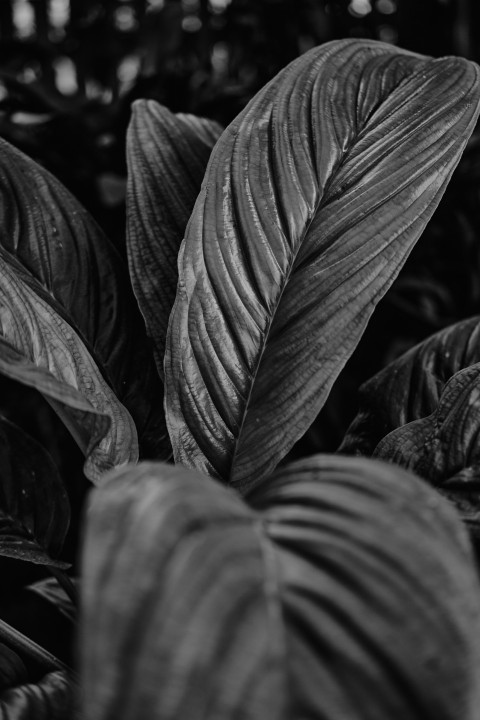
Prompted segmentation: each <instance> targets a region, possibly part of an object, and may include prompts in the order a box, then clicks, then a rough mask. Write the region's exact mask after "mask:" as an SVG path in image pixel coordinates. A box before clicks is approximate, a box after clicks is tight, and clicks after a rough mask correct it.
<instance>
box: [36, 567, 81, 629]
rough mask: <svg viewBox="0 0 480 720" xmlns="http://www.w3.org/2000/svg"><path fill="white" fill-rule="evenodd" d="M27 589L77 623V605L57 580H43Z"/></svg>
mask: <svg viewBox="0 0 480 720" xmlns="http://www.w3.org/2000/svg"><path fill="white" fill-rule="evenodd" d="M27 589H28V590H31V591H32V592H33V593H35V594H36V595H39V596H40V597H41V598H43V599H44V600H46V601H47V602H49V603H51V604H52V605H53V606H54V607H56V608H57V610H58V611H59V612H60V613H61V614H62V615H63V616H64V617H66V618H67V619H68V620H70V621H71V622H75V621H76V619H77V610H76V608H75V605H74V604H73V602H72V601H71V599H70V598H69V597H68V595H67V593H66V592H65V590H64V589H63V588H62V587H60V585H59V584H58V582H57V580H56V579H55V578H50V577H48V578H43V580H38V581H37V582H35V583H33V584H32V585H29V586H28V587H27Z"/></svg>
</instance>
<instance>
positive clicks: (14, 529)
mask: <svg viewBox="0 0 480 720" xmlns="http://www.w3.org/2000/svg"><path fill="white" fill-rule="evenodd" d="M0 476H1V478H2V482H1V483H0V556H5V557H11V558H16V559H18V560H27V561H28V562H32V563H37V564H40V565H51V566H55V567H60V568H65V567H68V564H67V563H64V562H61V561H58V560H56V559H55V558H56V557H57V555H58V554H59V553H60V551H61V549H62V545H63V541H64V539H65V535H66V533H67V530H68V526H69V523H70V504H69V500H68V496H67V493H66V491H65V488H64V486H63V483H62V480H61V478H60V476H59V474H58V470H57V468H56V466H55V463H54V462H53V460H52V458H51V457H50V455H49V454H48V453H47V452H46V450H45V449H44V448H43V447H42V446H41V445H40V444H39V443H38V442H36V441H35V440H34V439H33V438H31V437H30V436H29V435H27V434H26V433H25V432H23V430H21V429H20V428H19V427H17V426H16V425H14V424H13V423H11V422H9V421H8V420H6V419H5V418H0Z"/></svg>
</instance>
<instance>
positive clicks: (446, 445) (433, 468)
mask: <svg viewBox="0 0 480 720" xmlns="http://www.w3.org/2000/svg"><path fill="white" fill-rule="evenodd" d="M479 409H480V362H479V363H476V364H475V365H472V366H470V367H468V368H465V369H464V370H460V371H459V372H457V373H456V374H455V375H454V376H453V377H452V378H451V379H450V380H449V381H448V382H447V383H446V385H445V388H444V389H443V392H442V393H441V395H440V398H439V401H438V406H437V407H436V408H435V410H434V412H432V414H431V415H428V416H427V417H422V418H420V419H418V420H413V421H412V422H409V423H407V424H406V425H402V426H401V427H399V428H397V429H396V430H392V432H390V433H389V434H388V435H386V437H384V438H383V439H382V440H381V441H380V442H379V443H378V445H377V447H376V448H375V450H374V452H373V455H374V456H376V457H380V458H383V459H388V460H391V461H392V462H396V463H398V464H399V465H402V466H404V467H407V468H409V469H411V470H413V471H414V472H416V473H418V474H419V475H421V476H422V477H423V478H425V479H426V480H429V481H430V482H431V483H432V484H434V485H441V484H443V482H444V481H446V480H453V479H458V478H462V477H463V478H464V479H465V480H466V479H467V478H468V477H469V475H470V471H469V466H473V467H475V466H476V465H478V463H479V460H480V448H479V439H480V421H479V416H478V413H479Z"/></svg>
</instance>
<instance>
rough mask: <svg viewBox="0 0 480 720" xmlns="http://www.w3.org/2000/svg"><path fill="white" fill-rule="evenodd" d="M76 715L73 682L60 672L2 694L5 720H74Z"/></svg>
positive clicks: (0, 707)
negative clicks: (74, 713)
mask: <svg viewBox="0 0 480 720" xmlns="http://www.w3.org/2000/svg"><path fill="white" fill-rule="evenodd" d="M73 712H74V707H73V691H72V686H71V682H70V680H69V678H68V677H67V675H66V673H64V672H60V671H57V672H52V673H48V675H45V677H43V678H42V679H41V680H40V681H39V682H38V683H35V684H33V683H31V684H30V683H29V684H25V685H19V686H18V687H13V688H10V689H9V690H5V691H4V692H3V693H1V694H0V717H1V718H2V720H72V717H74V715H73Z"/></svg>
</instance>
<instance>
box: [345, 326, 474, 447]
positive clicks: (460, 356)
mask: <svg viewBox="0 0 480 720" xmlns="http://www.w3.org/2000/svg"><path fill="white" fill-rule="evenodd" d="M477 362H480V316H477V317H472V318H469V319H468V320H464V321H462V322H459V323H455V324H454V325H451V326H450V327H448V328H444V329H443V330H440V332H438V333H435V335H432V336H431V337H429V338H427V339H426V340H424V341H423V342H422V343H419V344H418V345H416V346H415V347H413V348H412V349H411V350H409V351H408V352H406V353H404V354H403V355H402V356H401V357H399V358H397V360H395V361H394V362H392V363H389V365H387V366H386V367H385V368H384V369H383V370H381V371H380V372H379V373H377V374H376V375H374V377H372V378H371V379H370V380H368V381H367V382H366V383H364V384H363V385H362V386H361V388H360V393H359V410H358V414H357V416H356V417H355V419H354V421H353V422H352V424H351V425H350V427H349V428H348V430H347V433H346V435H345V438H344V440H343V442H342V444H341V446H340V448H339V450H338V451H339V452H341V453H346V454H355V455H372V453H373V452H374V450H375V447H376V446H377V445H378V443H379V442H380V440H382V438H383V437H384V436H385V435H388V433H390V432H391V431H392V430H395V429H396V428H399V427H401V426H402V425H406V424H407V423H410V422H412V421H414V420H420V419H421V418H425V417H427V416H428V415H431V414H432V413H433V412H435V411H437V408H438V405H439V401H440V398H441V396H442V393H443V392H444V389H445V385H446V383H447V382H448V381H449V380H450V379H451V378H452V377H453V375H455V374H456V373H457V372H459V371H460V370H463V369H467V368H468V367H469V366H470V365H474V364H475V363H477ZM467 374H468V373H467ZM474 374H475V373H474ZM454 385H455V386H456V385H457V381H455V383H454Z"/></svg>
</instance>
